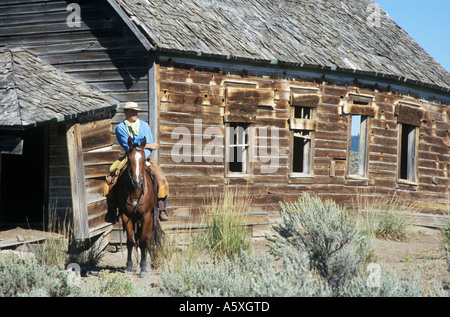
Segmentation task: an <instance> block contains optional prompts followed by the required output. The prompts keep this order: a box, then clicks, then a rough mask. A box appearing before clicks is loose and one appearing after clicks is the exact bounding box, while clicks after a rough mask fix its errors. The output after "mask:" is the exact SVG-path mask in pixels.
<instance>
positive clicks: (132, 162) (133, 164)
mask: <svg viewBox="0 0 450 317" xmlns="http://www.w3.org/2000/svg"><path fill="white" fill-rule="evenodd" d="M146 143H147V140H146V138H145V137H144V139H143V140H142V143H141V144H140V145H138V144H133V141H132V139H131V138H128V148H129V150H128V153H127V156H128V162H127V164H128V175H129V176H130V180H131V184H132V185H133V186H134V187H136V188H139V187H141V186H142V183H143V181H144V172H145V171H144V166H145V152H144V147H145V144H146Z"/></svg>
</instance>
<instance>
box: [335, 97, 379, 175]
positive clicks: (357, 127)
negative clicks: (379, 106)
mask: <svg viewBox="0 0 450 317" xmlns="http://www.w3.org/2000/svg"><path fill="white" fill-rule="evenodd" d="M342 113H343V114H344V115H348V144H347V173H346V174H347V177H349V178H367V177H368V165H369V164H368V162H369V154H368V153H369V138H368V135H369V132H368V131H369V123H370V121H369V120H370V118H371V117H374V116H375V107H374V105H373V97H372V96H366V95H359V94H353V93H349V94H348V95H347V100H346V101H345V103H344V106H343V109H342Z"/></svg>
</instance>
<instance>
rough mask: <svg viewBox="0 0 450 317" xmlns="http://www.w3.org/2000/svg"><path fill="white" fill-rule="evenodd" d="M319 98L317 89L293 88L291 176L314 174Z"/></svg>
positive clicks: (290, 122)
mask: <svg viewBox="0 0 450 317" xmlns="http://www.w3.org/2000/svg"><path fill="white" fill-rule="evenodd" d="M318 103H319V96H318V95H317V90H316V89H301V88H292V90H291V113H290V119H289V128H290V139H291V147H290V152H291V153H290V154H291V157H290V176H293V177H296V176H299V177H301V176H311V175H313V173H314V164H313V159H314V137H315V130H316V129H317V120H316V119H315V112H316V108H315V107H317V104H318Z"/></svg>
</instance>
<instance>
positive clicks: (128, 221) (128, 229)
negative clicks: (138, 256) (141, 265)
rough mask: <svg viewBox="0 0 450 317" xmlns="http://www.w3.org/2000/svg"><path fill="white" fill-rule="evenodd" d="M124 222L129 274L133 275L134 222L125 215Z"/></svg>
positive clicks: (123, 216) (123, 215)
mask: <svg viewBox="0 0 450 317" xmlns="http://www.w3.org/2000/svg"><path fill="white" fill-rule="evenodd" d="M122 222H123V226H124V230H125V231H126V233H127V251H128V252H127V273H131V272H132V271H133V260H132V253H133V246H134V237H133V222H132V221H131V219H130V218H128V217H127V216H126V215H125V214H124V213H122Z"/></svg>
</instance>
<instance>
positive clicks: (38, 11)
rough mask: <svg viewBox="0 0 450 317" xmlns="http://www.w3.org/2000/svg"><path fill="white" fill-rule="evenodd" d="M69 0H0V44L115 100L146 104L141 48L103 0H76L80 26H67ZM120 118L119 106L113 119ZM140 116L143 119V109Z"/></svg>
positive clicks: (145, 56) (145, 61)
mask: <svg viewBox="0 0 450 317" xmlns="http://www.w3.org/2000/svg"><path fill="white" fill-rule="evenodd" d="M72 2H73V1H61V0H47V1H31V0H30V1H18V0H5V1H2V2H1V3H0V25H1V26H2V27H1V28H0V47H2V46H9V47H14V46H20V47H22V48H24V49H27V50H30V51H31V52H33V53H35V54H36V55H38V56H39V57H41V58H42V59H44V60H45V61H47V62H49V63H50V64H52V65H53V66H55V67H57V68H58V69H60V70H62V71H64V72H66V73H67V74H70V75H72V76H74V77H76V78H79V79H81V80H83V81H85V82H86V83H88V84H89V85H91V86H92V87H94V88H96V89H98V90H100V91H102V92H104V93H107V94H109V95H110V96H112V97H113V98H115V99H117V100H119V101H120V102H125V101H135V102H139V106H140V107H143V108H145V109H148V81H147V78H148V65H147V64H148V54H147V52H146V50H145V49H144V48H143V47H142V45H141V44H140V43H139V41H138V40H137V39H136V37H135V36H134V35H133V34H132V33H131V31H130V30H129V29H128V27H126V25H125V23H124V22H123V21H122V20H121V18H120V17H119V16H118V15H117V14H116V13H115V12H114V11H113V10H112V9H111V8H110V6H109V4H108V3H107V2H106V1H95V2H93V1H88V0H81V1H76V2H75V3H76V4H79V5H80V13H81V19H80V27H69V26H68V25H67V20H68V17H69V15H70V14H71V13H72V11H71V10H69V11H68V10H67V7H68V5H69V3H72ZM69 20H70V18H69ZM123 118H124V117H123V114H121V113H120V112H119V113H118V114H117V115H116V116H115V117H114V119H113V125H115V124H117V123H118V122H120V121H121V120H123ZM143 119H144V120H148V118H147V117H146V115H145V114H143Z"/></svg>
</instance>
